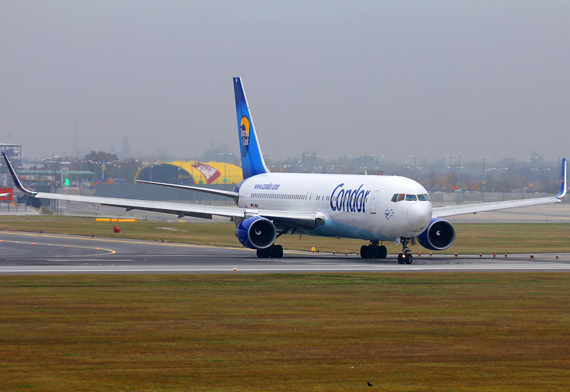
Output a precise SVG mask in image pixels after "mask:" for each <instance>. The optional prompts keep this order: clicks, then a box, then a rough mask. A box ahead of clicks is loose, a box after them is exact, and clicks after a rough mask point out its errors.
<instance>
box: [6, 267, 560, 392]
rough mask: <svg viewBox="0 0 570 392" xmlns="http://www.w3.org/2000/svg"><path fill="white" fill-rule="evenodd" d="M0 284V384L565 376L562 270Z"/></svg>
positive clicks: (294, 385)
mask: <svg viewBox="0 0 570 392" xmlns="http://www.w3.org/2000/svg"><path fill="white" fill-rule="evenodd" d="M0 292H1V295H0V304H1V306H0V391H2V392H4V391H15V390H26V391H27V390H38V391H68V390H77V391H100V390H131V391H190V390H192V391H227V390H232V391H251V390H282V391H285V390H287V391H289V390H297V391H301V390H302V391H305V390H310V391H337V390H362V389H368V390H378V391H567V390H570V334H569V333H568V331H569V330H570V274H567V273H556V274H548V273H496V274H487V273H429V274H420V273H417V274H416V273H415V274H400V273H390V274H303V275H284V274H276V275H239V274H235V275H230V274H228V275H199V276H198V275H188V276H185V275H137V276H126V275H107V276H95V275H91V276H86V275H73V276H71V275H70V276H15V277H10V276H1V277H0ZM367 382H370V383H372V384H373V385H374V386H373V387H370V388H369V387H367V384H366V383H367Z"/></svg>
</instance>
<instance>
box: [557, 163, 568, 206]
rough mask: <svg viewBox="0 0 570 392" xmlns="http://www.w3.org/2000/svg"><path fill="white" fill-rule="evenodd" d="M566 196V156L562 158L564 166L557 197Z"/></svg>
mask: <svg viewBox="0 0 570 392" xmlns="http://www.w3.org/2000/svg"><path fill="white" fill-rule="evenodd" d="M564 196H566V158H562V168H561V173H560V188H559V189H558V194H557V195H556V197H558V198H559V199H561V198H563V197H564Z"/></svg>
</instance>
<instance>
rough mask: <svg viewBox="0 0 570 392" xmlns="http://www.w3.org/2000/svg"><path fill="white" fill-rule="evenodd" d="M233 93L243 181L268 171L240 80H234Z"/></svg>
mask: <svg viewBox="0 0 570 392" xmlns="http://www.w3.org/2000/svg"><path fill="white" fill-rule="evenodd" d="M234 93H235V96H236V113H237V124H238V132H239V148H240V156H241V168H242V170H243V179H244V180H245V179H246V178H249V177H252V176H255V175H257V174H262V173H268V172H269V170H267V166H265V161H264V160H263V155H262V154H261V148H259V142H258V140H257V134H256V133H255V128H254V126H253V120H252V119H251V113H250V112H249V105H248V104H247V98H246V97H245V91H244V90H243V85H242V84H241V78H234Z"/></svg>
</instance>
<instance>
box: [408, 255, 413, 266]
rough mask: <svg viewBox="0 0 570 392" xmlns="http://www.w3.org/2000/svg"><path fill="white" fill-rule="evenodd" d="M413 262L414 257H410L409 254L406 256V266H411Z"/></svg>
mask: <svg viewBox="0 0 570 392" xmlns="http://www.w3.org/2000/svg"><path fill="white" fill-rule="evenodd" d="M413 261H414V256H412V255H411V254H407V255H406V264H412V262H413Z"/></svg>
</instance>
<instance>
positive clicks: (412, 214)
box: [408, 202, 431, 229]
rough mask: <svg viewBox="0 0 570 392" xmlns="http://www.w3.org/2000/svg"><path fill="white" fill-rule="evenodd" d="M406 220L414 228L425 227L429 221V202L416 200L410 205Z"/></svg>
mask: <svg viewBox="0 0 570 392" xmlns="http://www.w3.org/2000/svg"><path fill="white" fill-rule="evenodd" d="M408 221H409V222H410V224H411V225H412V226H414V227H415V228H416V229H425V228H426V227H427V226H428V224H429V222H430V221H431V203H428V202H417V203H413V204H412V205H410V207H408Z"/></svg>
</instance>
